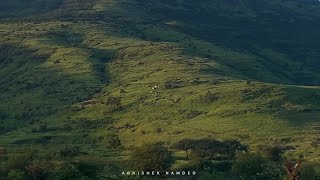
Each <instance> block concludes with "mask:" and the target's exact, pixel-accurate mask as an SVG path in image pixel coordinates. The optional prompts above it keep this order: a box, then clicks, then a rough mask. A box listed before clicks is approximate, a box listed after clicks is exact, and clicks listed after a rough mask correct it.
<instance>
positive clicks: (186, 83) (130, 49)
mask: <svg viewBox="0 0 320 180" xmlns="http://www.w3.org/2000/svg"><path fill="white" fill-rule="evenodd" d="M0 9H2V10H1V13H0V16H1V22H0V27H1V28H0V77H1V78H0V99H1V102H0V132H1V134H0V137H1V138H0V146H2V147H5V148H6V149H8V150H9V151H15V150H16V149H21V148H23V147H25V148H32V149H37V150H39V151H40V152H41V153H48V152H47V150H48V149H56V150H59V149H63V148H64V147H65V146H77V147H81V148H82V149H83V150H84V151H86V152H88V153H90V154H94V155H96V156H98V157H100V158H105V159H106V161H107V160H110V159H111V160H112V161H121V160H123V159H126V158H127V151H126V148H127V147H129V146H130V145H135V146H138V145H143V144H144V143H146V142H157V141H164V142H166V144H167V145H170V144H173V143H174V142H177V141H179V140H181V139H185V138H190V139H203V138H212V139H219V140H226V139H237V140H240V141H241V142H243V143H245V144H248V145H249V146H250V149H251V150H252V151H258V149H259V147H261V146H264V145H266V144H268V145H272V146H278V145H281V146H289V147H293V149H294V150H292V151H289V152H287V156H288V157H299V156H300V157H301V156H303V158H304V159H305V160H306V161H310V162H319V161H320V158H319V157H320V151H319V145H320V139H319V133H320V129H319V128H320V121H319V119H320V106H319V105H320V87H319V84H320V72H319V70H318V69H319V67H320V66H319V63H318V62H319V55H320V54H319V52H320V51H318V47H319V46H318V43H319V42H320V39H319V36H318V35H317V33H318V30H319V28H320V26H319V21H318V20H319V18H320V17H319V15H318V13H317V12H318V11H319V3H318V2H317V1H307V0H306V1H277V0H273V1H270V2H269V1H259V2H255V1H251V0H246V1H236V0H234V1H228V2H225V1H222V0H221V1H220V0H217V1H206V0H199V1H197V2H193V1H188V0H185V1H183V2H182V1H178V0H177V1H175V0H172V1H165V0H162V1H153V0H151V1H141V0H140V1H136V0H114V1H112V0H110V1H109V0H94V1H92V2H91V1H90V2H87V1H75V0H64V1H62V0H61V1H58V0H46V1H35V0H34V1H32V2H29V3H26V2H24V1H10V2H1V3H0ZM39 10H41V11H39ZM15 11H16V12H19V13H15ZM115 137H116V138H119V139H120V140H121V145H122V147H123V148H124V150H123V151H120V150H119V149H116V150H115V149H112V147H111V145H110V140H112V139H114V138H115ZM177 153H179V152H177ZM177 156H179V155H177ZM184 163H187V161H185V162H181V161H177V162H176V164H175V165H174V167H175V168H177V169H178V168H179V166H180V164H184Z"/></svg>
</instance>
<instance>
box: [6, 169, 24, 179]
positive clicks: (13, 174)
mask: <svg viewBox="0 0 320 180" xmlns="http://www.w3.org/2000/svg"><path fill="white" fill-rule="evenodd" d="M8 179H14V180H24V179H27V175H26V173H25V172H24V171H22V170H19V169H17V170H11V171H10V172H9V173H8Z"/></svg>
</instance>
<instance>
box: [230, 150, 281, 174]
mask: <svg viewBox="0 0 320 180" xmlns="http://www.w3.org/2000/svg"><path fill="white" fill-rule="evenodd" d="M232 171H233V173H234V174H235V175H236V176H237V177H238V178H240V177H241V178H242V179H247V180H251V179H252V180H253V179H254V180H265V179H280V177H281V176H282V175H283V174H284V171H283V168H282V166H281V164H276V163H273V162H271V161H268V159H267V158H265V157H263V156H261V155H260V154H253V153H246V154H239V155H238V156H237V159H236V162H235V163H234V165H233V167H232Z"/></svg>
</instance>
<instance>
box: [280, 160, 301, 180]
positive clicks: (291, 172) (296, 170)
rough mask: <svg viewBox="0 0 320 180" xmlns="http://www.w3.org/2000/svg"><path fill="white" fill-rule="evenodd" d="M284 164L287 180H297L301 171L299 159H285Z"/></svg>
mask: <svg viewBox="0 0 320 180" xmlns="http://www.w3.org/2000/svg"><path fill="white" fill-rule="evenodd" d="M284 166H285V168H286V171H287V175H288V178H289V180H298V179H299V176H300V171H301V161H300V160H299V161H296V162H290V161H288V160H286V161H285V163H284Z"/></svg>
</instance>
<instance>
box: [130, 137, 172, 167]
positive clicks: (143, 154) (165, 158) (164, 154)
mask: <svg viewBox="0 0 320 180" xmlns="http://www.w3.org/2000/svg"><path fill="white" fill-rule="evenodd" d="M131 153H132V154H131V159H130V163H131V165H132V166H133V167H134V168H135V169H137V170H142V171H147V170H153V171H161V170H167V169H168V168H169V167H170V166H171V160H172V157H171V152H170V151H169V150H168V148H166V147H165V146H164V145H163V143H154V144H144V145H142V146H140V147H135V148H133V149H132V151H131Z"/></svg>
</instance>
